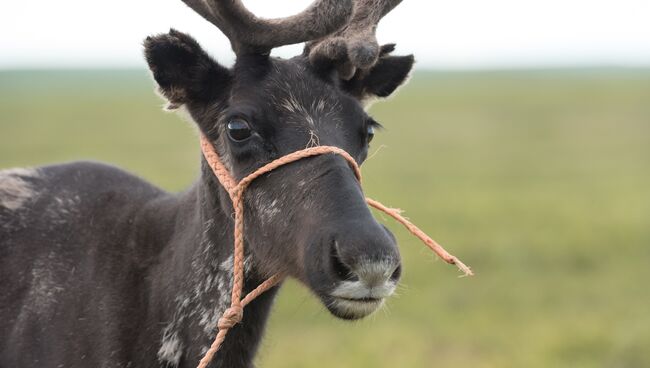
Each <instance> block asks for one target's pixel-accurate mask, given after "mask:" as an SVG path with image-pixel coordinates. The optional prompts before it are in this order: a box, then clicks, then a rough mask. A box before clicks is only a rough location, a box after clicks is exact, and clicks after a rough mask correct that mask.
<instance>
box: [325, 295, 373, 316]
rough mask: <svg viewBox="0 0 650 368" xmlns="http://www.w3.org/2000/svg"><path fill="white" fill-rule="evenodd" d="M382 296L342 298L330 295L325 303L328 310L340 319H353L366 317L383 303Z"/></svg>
mask: <svg viewBox="0 0 650 368" xmlns="http://www.w3.org/2000/svg"><path fill="white" fill-rule="evenodd" d="M384 300H385V299H384V298H344V297H336V296H332V297H331V301H330V302H329V303H327V308H328V309H329V311H330V312H331V313H332V314H333V315H335V316H336V317H339V318H341V319H347V320H355V319H360V318H363V317H366V316H368V315H370V314H371V313H373V312H374V311H376V310H377V309H379V308H380V307H381V306H382V305H383V304H384Z"/></svg>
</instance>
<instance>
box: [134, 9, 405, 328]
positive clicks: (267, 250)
mask: <svg viewBox="0 0 650 368" xmlns="http://www.w3.org/2000/svg"><path fill="white" fill-rule="evenodd" d="M184 1H185V3H186V4H187V5H188V6H190V7H191V8H192V9H194V10H195V11H196V12H197V13H199V14H200V15H201V16H203V17H204V18H205V19H207V20H208V21H210V22H212V23H213V24H215V25H216V26H217V27H218V28H219V29H221V31H222V32H223V33H225V34H226V36H228V38H229V39H230V41H231V44H232V48H233V50H234V51H235V53H236V55H237V59H236V62H235V65H234V66H233V67H232V68H226V67H224V66H221V65H220V64H218V63H217V62H216V61H214V60H213V59H212V58H211V57H210V56H208V54H207V53H206V52H205V51H204V50H203V49H201V47H200V46H199V45H198V43H197V42H196V41H195V40H194V39H192V38H191V37H190V36H188V35H186V34H183V33H181V32H178V31H175V30H171V31H170V32H169V33H168V34H162V35H157V36H154V37H149V38H147V40H146V41H145V55H146V58H147V62H148V63H149V67H150V68H151V71H152V72H153V76H154V78H155V80H156V82H157V83H158V86H159V90H160V92H161V94H162V95H163V96H164V97H165V98H166V99H167V100H168V108H169V109H177V108H183V109H186V110H187V112H188V113H189V115H190V116H191V117H192V119H193V120H194V121H195V122H196V124H197V125H198V127H199V129H200V130H201V132H202V133H203V134H204V135H205V136H206V137H207V138H208V139H209V140H210V141H211V142H212V143H213V145H214V146H215V147H216V150H217V152H218V153H219V155H220V157H221V158H222V160H223V161H224V163H225V165H226V166H227V167H228V169H229V170H230V171H231V173H232V174H233V176H235V177H236V178H238V179H241V178H242V177H244V176H245V175H246V174H248V173H250V172H252V171H254V170H255V169H256V168H258V167H260V166H262V165H263V164H265V163H267V162H270V161H271V160H273V159H276V158H278V157H281V156H283V155H286V154H288V153H290V152H293V151H296V150H300V149H303V148H305V147H307V146H313V145H330V146H337V147H340V148H342V149H344V150H345V151H347V152H348V153H349V154H350V155H351V156H352V157H353V158H355V159H356V161H357V163H359V164H361V163H362V162H363V161H364V160H365V158H366V156H367V153H368V145H369V143H370V141H371V140H372V137H373V134H374V130H375V129H376V128H377V127H378V123H377V122H375V121H374V120H373V119H372V118H371V117H370V116H369V115H368V114H367V113H366V112H365V111H364V108H363V106H364V104H366V103H367V102H368V101H369V100H371V99H373V98H377V97H387V96H389V95H390V94H391V93H392V92H393V91H394V90H395V89H396V88H397V87H398V86H399V85H401V84H402V83H403V82H404V80H405V79H406V77H407V75H408V73H409V71H410V70H411V67H412V65H413V57H412V56H392V55H390V53H391V52H392V51H393V45H385V46H381V47H380V46H379V45H378V44H377V42H376V40H375V36H374V32H375V28H376V25H377V23H378V22H379V20H380V19H381V18H382V17H383V16H384V15H385V14H386V13H388V11H390V10H391V9H392V8H393V7H394V6H395V5H397V4H398V3H399V2H400V0H374V1H373V0H355V1H350V0H318V1H316V2H314V3H313V4H312V5H311V6H310V7H309V8H307V9H306V10H304V11H303V12H302V13H300V14H297V15H294V16H291V17H287V18H283V19H271V20H266V19H260V18H257V17H256V16H255V15H253V14H251V13H250V12H249V11H248V10H247V9H246V8H245V7H244V6H243V4H242V3H241V1H240V0H184ZM300 42H307V44H306V46H305V51H304V52H303V54H301V55H298V56H296V57H293V58H291V59H288V60H283V59H279V58H274V57H270V56H269V54H270V51H271V49H272V48H274V47H278V46H281V45H288V44H294V43H300ZM221 198H222V200H221V208H222V209H223V211H224V212H225V213H227V214H230V213H232V207H231V205H230V203H229V201H228V196H227V195H226V194H225V192H224V193H222V195H221ZM245 212H246V224H245V225H246V245H247V249H248V251H249V252H250V253H251V255H252V257H253V261H254V264H255V265H256V269H257V271H258V272H261V273H262V274H264V275H266V276H269V275H271V274H274V273H276V272H278V271H280V272H284V273H286V274H288V275H291V276H293V277H295V278H297V279H299V280H301V281H302V282H303V283H304V284H305V285H307V286H308V287H309V288H310V289H311V290H312V291H313V292H314V293H315V294H316V295H317V296H318V297H320V299H321V300H322V301H323V303H324V304H325V305H326V306H327V308H328V309H329V310H330V311H331V312H332V313H333V314H334V315H336V316H338V317H341V318H346V319H355V318H361V317H364V316H366V315H368V314H370V313H371V312H373V311H374V310H375V309H377V308H378V307H379V306H380V305H381V304H382V302H383V300H384V299H385V298H386V297H388V296H389V295H390V294H392V292H393V291H394V289H395V285H396V283H397V280H398V278H399V276H400V258H399V252H398V249H397V246H396V243H395V239H394V237H393V235H392V234H391V233H390V232H389V231H388V230H387V229H386V228H384V227H383V226H382V225H380V224H379V223H377V221H376V220H375V219H374V218H373V217H372V215H371V213H370V211H369V209H368V207H367V206H366V203H365V201H364V197H363V194H362V192H361V188H360V187H359V184H358V182H357V180H356V178H355V176H354V173H353V172H352V171H351V170H350V168H349V167H348V164H347V163H346V162H345V160H343V159H342V158H341V157H338V156H336V155H325V156H318V157H313V158H309V159H305V160H301V161H299V162H294V163H292V164H289V165H286V166H283V167H281V168H279V169H277V170H276V171H273V172H271V173H269V174H267V175H266V176H264V177H262V178H260V179H258V180H256V181H255V182H254V183H253V184H252V185H251V187H250V188H249V189H248V192H247V195H246V202H245Z"/></svg>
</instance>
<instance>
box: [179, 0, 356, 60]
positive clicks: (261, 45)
mask: <svg viewBox="0 0 650 368" xmlns="http://www.w3.org/2000/svg"><path fill="white" fill-rule="evenodd" d="M183 2H184V3H185V4H187V6H189V7H190V8H192V9H193V10H194V11H196V12H197V13H199V14H200V15H201V16H202V17H203V18H205V19H206V20H208V21H209V22H210V23H212V24H214V25H215V26H217V27H218V28H219V29H220V30H221V31H222V32H223V33H224V34H225V35H226V36H227V37H228V38H229V39H230V43H231V44H232V48H233V50H234V51H235V53H236V54H238V55H239V54H242V53H262V54H268V53H269V52H270V51H271V49H273V48H274V47H278V46H283V45H290V44H294V43H300V42H305V41H309V40H315V39H319V38H322V37H325V36H326V35H328V34H330V33H332V32H334V31H336V30H338V29H339V28H341V27H343V26H344V25H345V24H347V22H348V20H349V18H350V15H351V14H352V0H316V1H315V2H314V3H312V4H311V5H310V6H309V7H308V8H307V9H305V10H303V11H302V12H301V13H299V14H296V15H293V16H290V17H286V18H278V19H261V18H258V17H256V16H255V15H254V14H253V13H251V12H250V11H248V9H246V7H245V6H244V4H242V2H241V0H183Z"/></svg>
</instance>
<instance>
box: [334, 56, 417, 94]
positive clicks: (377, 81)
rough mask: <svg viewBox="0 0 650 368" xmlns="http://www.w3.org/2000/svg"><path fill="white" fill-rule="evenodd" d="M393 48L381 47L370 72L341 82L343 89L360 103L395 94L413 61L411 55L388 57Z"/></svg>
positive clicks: (364, 72)
mask: <svg viewBox="0 0 650 368" xmlns="http://www.w3.org/2000/svg"><path fill="white" fill-rule="evenodd" d="M394 46H395V45H384V46H382V50H381V54H380V57H379V59H378V60H377V63H376V64H375V65H374V66H373V67H372V68H371V69H370V70H367V71H361V70H359V71H357V73H356V74H355V75H354V76H353V77H352V78H351V79H350V80H347V81H343V84H342V86H343V89H345V90H346V91H348V93H350V94H352V95H353V96H355V97H356V98H358V99H359V100H361V101H362V102H363V101H366V100H368V99H372V98H374V97H388V96H390V95H391V94H392V93H393V92H395V90H396V89H397V87H399V86H400V85H402V84H403V83H404V82H405V81H406V79H408V76H409V73H410V72H411V69H412V68H413V63H414V62H415V59H414V58H413V55H407V56H391V55H389V53H390V52H391V51H393V48H394Z"/></svg>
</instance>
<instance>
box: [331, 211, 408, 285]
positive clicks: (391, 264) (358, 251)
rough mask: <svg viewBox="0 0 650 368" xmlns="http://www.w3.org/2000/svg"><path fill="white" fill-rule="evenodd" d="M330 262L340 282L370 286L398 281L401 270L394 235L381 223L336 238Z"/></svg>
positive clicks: (332, 245) (332, 246)
mask: <svg viewBox="0 0 650 368" xmlns="http://www.w3.org/2000/svg"><path fill="white" fill-rule="evenodd" d="M364 228H365V231H364ZM330 264H331V267H332V270H333V271H334V274H335V275H336V277H337V278H338V279H339V280H340V281H350V282H360V283H361V284H363V285H364V286H365V287H367V288H370V289H372V288H376V287H379V286H382V285H384V284H386V283H388V282H391V281H392V282H393V283H396V282H397V281H398V280H399V277H400V276H401V271H402V268H401V265H400V257H399V252H398V250H397V244H396V242H395V239H394V237H393V236H392V234H390V233H389V232H388V231H387V230H386V229H385V228H384V227H383V226H381V225H378V224H376V226H371V227H370V229H368V226H367V225H366V226H364V227H361V228H357V229H356V231H352V232H350V233H349V234H346V236H339V237H337V238H335V239H334V241H333V242H332V244H331V249H330Z"/></svg>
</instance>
